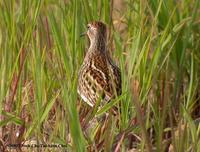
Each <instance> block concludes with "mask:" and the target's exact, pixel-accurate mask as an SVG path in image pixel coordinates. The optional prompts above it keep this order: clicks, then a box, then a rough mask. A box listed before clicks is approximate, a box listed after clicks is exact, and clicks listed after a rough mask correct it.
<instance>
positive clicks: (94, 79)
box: [78, 21, 121, 107]
mask: <svg viewBox="0 0 200 152" xmlns="http://www.w3.org/2000/svg"><path fill="white" fill-rule="evenodd" d="M87 28H88V30H87V32H86V33H85V35H87V36H88V37H89V40H90V46H89V49H88V51H87V54H86V56H85V59H84V61H83V64H82V66H81V68H80V71H79V76H78V93H79V95H80V96H81V98H82V99H83V100H84V101H85V102H86V103H88V104H89V105H90V106H91V107H93V106H95V104H96V102H97V101H98V99H101V103H100V105H103V104H105V103H106V102H108V101H109V100H111V99H112V98H115V97H116V96H118V95H120V94H121V73H120V69H119V68H118V67H117V66H116V65H115V64H114V63H113V61H112V59H111V58H110V56H109V53H108V49H107V46H106V43H107V32H106V25H105V24H104V23H102V22H99V21H94V22H91V23H89V24H88V25H87Z"/></svg>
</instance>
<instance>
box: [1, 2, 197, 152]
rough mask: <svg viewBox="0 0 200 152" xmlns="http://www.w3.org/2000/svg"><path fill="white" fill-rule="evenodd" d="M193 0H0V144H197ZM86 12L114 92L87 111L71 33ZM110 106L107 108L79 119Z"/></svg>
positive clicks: (97, 147)
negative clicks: (102, 40) (106, 55)
mask: <svg viewBox="0 0 200 152" xmlns="http://www.w3.org/2000/svg"><path fill="white" fill-rule="evenodd" d="M120 2H122V3H121V4H119V5H117V3H120ZM199 3H200V1H199V0H191V1H190V0H182V1H175V0H168V1H165V0H151V1H147V0H122V1H120V0H119V1H113V0H110V1H108V0H102V1H92V0H66V1H62V0H59V1H56V0H38V1H30V0H22V1H6V0H4V1H0V20H1V22H0V114H1V115H0V117H1V121H0V148H1V150H2V149H3V150H6V149H7V150H8V149H9V148H10V147H9V144H14V143H24V142H26V144H30V143H31V142H39V143H43V144H54V143H55V144H62V145H64V147H62V148H60V149H56V148H43V149H41V148H39V149H38V150H39V151H49V150H50V151H61V150H62V151H115V152H117V151H122V152H125V151H128V150H131V149H132V150H133V149H135V150H136V151H158V152H161V151H168V150H171V151H200V146H199V145H200V138H199V137H200V124H199V122H200V112H199V108H200V92H199V87H200V86H199V80H200V79H199V78H200V69H199V64H200V52H199V50H200V16H199V13H200V4H199ZM93 20H101V21H103V22H105V23H106V24H107V26H108V29H109V43H108V47H109V50H110V54H112V56H113V58H114V60H115V61H116V63H117V64H118V65H119V67H120V69H121V71H122V95H121V96H120V97H119V98H117V99H115V100H113V101H111V102H110V103H108V104H106V105H105V106H104V107H102V108H101V109H100V110H98V108H97V109H94V110H93V111H91V110H90V112H88V113H87V111H88V109H89V108H88V106H87V105H85V104H84V103H82V102H80V97H79V96H78V95H77V74H78V70H79V68H80V65H81V63H82V61H83V59H84V55H85V53H86V52H85V50H86V48H87V47H88V43H87V40H86V38H80V36H79V35H80V34H81V33H82V32H84V31H85V30H86V25H87V23H88V22H90V21H93ZM113 105H117V106H119V107H120V113H119V114H118V115H117V116H112V115H111V114H110V115H109V116H108V118H107V119H105V120H102V121H100V122H99V123H96V124H95V125H91V126H90V128H89V129H90V130H89V131H88V130H87V129H86V128H85V127H84V126H85V125H86V126H87V124H88V123H89V121H90V120H91V119H92V118H93V117H94V116H95V115H96V116H98V117H99V116H101V115H103V114H105V113H106V112H107V111H108V110H109V109H110V108H111V107H112V106H113ZM18 148H20V147H18ZM23 148H24V147H21V150H22V151H23ZM32 150H33V149H29V151H32Z"/></svg>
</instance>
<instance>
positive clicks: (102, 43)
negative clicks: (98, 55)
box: [89, 36, 106, 53]
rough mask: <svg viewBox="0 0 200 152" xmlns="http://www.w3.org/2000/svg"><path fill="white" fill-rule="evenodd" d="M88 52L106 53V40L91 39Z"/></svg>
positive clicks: (100, 38) (99, 38)
mask: <svg viewBox="0 0 200 152" xmlns="http://www.w3.org/2000/svg"><path fill="white" fill-rule="evenodd" d="M89 50H91V51H100V52H103V53H105V52H106V39H105V38H103V37H101V36H99V37H97V38H94V39H91V40H90V47H89Z"/></svg>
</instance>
